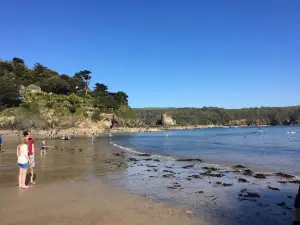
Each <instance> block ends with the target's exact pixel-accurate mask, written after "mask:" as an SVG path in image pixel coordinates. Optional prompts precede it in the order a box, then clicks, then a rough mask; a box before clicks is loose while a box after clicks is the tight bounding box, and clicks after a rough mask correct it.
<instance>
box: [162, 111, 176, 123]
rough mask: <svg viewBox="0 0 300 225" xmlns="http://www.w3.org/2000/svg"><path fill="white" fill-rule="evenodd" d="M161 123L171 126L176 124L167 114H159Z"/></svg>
mask: <svg viewBox="0 0 300 225" xmlns="http://www.w3.org/2000/svg"><path fill="white" fill-rule="evenodd" d="M161 124H162V125H163V126H173V125H175V124H176V121H175V120H173V119H172V117H170V116H167V114H165V113H163V114H161Z"/></svg>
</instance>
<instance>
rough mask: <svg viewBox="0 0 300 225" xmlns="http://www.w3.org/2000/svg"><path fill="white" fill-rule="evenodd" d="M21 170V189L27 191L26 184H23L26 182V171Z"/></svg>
mask: <svg viewBox="0 0 300 225" xmlns="http://www.w3.org/2000/svg"><path fill="white" fill-rule="evenodd" d="M22 170H23V174H22V188H23V189H27V188H29V186H27V185H26V184H25V182H26V173H27V169H22Z"/></svg>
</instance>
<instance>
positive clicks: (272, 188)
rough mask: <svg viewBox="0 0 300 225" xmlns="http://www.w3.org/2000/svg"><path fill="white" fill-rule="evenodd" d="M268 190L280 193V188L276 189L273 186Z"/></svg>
mask: <svg viewBox="0 0 300 225" xmlns="http://www.w3.org/2000/svg"><path fill="white" fill-rule="evenodd" d="M268 188H269V189H270V190H273V191H280V190H279V188H274V187H271V186H268Z"/></svg>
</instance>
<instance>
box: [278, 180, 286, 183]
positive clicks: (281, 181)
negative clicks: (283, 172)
mask: <svg viewBox="0 0 300 225" xmlns="http://www.w3.org/2000/svg"><path fill="white" fill-rule="evenodd" d="M277 182H278V183H280V184H287V183H288V182H287V181H285V180H280V181H277Z"/></svg>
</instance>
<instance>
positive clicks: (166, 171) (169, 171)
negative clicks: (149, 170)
mask: <svg viewBox="0 0 300 225" xmlns="http://www.w3.org/2000/svg"><path fill="white" fill-rule="evenodd" d="M163 173H173V174H175V172H173V171H171V170H164V171H163Z"/></svg>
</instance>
